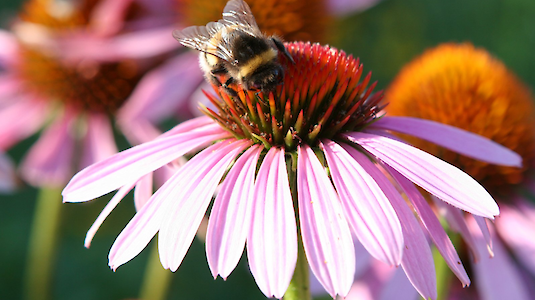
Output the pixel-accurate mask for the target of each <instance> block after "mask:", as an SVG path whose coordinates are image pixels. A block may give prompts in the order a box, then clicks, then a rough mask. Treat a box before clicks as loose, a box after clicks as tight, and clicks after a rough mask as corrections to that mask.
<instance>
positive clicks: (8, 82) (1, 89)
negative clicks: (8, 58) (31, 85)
mask: <svg viewBox="0 0 535 300" xmlns="http://www.w3.org/2000/svg"><path fill="white" fill-rule="evenodd" d="M22 88H23V87H22V81H21V80H20V79H19V78H17V77H16V76H13V74H9V73H8V74H0V109H3V108H4V107H7V106H9V105H10V104H13V103H16V102H17V98H18V96H19V93H20V91H21V89H22Z"/></svg>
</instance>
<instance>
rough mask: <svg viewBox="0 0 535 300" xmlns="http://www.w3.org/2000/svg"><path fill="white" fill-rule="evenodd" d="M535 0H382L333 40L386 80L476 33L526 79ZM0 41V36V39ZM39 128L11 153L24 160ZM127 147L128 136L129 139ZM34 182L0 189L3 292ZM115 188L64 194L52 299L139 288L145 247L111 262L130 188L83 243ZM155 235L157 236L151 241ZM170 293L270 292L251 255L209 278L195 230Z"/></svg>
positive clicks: (9, 285) (20, 262)
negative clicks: (86, 195) (91, 194)
mask: <svg viewBox="0 0 535 300" xmlns="http://www.w3.org/2000/svg"><path fill="white" fill-rule="evenodd" d="M20 4H21V1H20V0H3V1H2V2H1V3H0V26H2V28H7V27H8V25H9V22H10V19H11V18H12V17H13V15H14V14H15V13H16V11H17V9H18V7H19V6H20ZM534 16H535V1H533V0H507V1H505V0H448V1H443V0H442V1H441V0H386V1H383V2H381V3H379V4H378V5H377V6H375V7H373V8H371V9H369V10H367V11H365V12H362V13H359V14H355V15H352V16H349V17H346V18H344V19H342V20H339V21H337V23H336V24H335V28H336V31H337V33H336V34H335V35H334V41H333V42H332V45H334V46H336V47H338V48H341V49H344V50H345V51H346V52H348V53H352V54H353V55H354V56H359V57H360V58H361V61H362V62H363V63H364V67H365V70H373V77H372V78H374V79H375V80H378V81H379V87H380V88H386V87H387V86H388V84H389V82H390V81H391V80H392V78H393V77H394V76H395V75H396V73H397V72H398V71H399V69H400V68H401V67H402V66H403V65H404V64H405V63H407V62H408V61H410V60H411V59H412V58H414V57H415V56H417V55H419V54H420V53H422V52H423V51H424V50H425V49H426V48H429V47H433V46H435V45H437V44H439V43H442V42H471V43H473V44H475V45H476V46H479V47H483V48H486V49H487V50H488V51H489V52H491V53H492V54H493V55H495V56H496V57H497V58H499V59H501V60H502V61H503V62H504V63H505V64H506V65H507V66H508V67H509V68H510V69H511V70H512V71H514V72H515V73H516V74H517V75H518V76H519V77H520V78H521V79H522V80H523V81H524V82H525V83H526V84H527V85H528V86H531V87H533V86H534V84H535V55H534V49H535V17H534ZM0 46H1V45H0ZM34 141H35V137H34V138H31V139H29V140H27V141H24V142H23V143H21V144H19V145H17V146H16V147H15V148H13V149H11V150H10V151H9V154H10V155H11V156H12V157H14V158H15V160H17V161H20V159H21V157H22V156H23V154H24V153H25V152H26V151H27V149H28V147H29V146H30V145H31V144H32V143H33V142H34ZM123 146H124V147H126V144H124V145H123ZM36 194H37V191H36V190H34V189H32V188H30V187H25V188H24V189H22V190H21V191H20V192H18V193H16V194H13V195H0V207H1V208H0V243H1V246H0V298H2V299H20V298H21V297H22V277H23V273H24V268H25V257H26V252H27V244H28V235H29V231H30V225H31V221H32V216H33V213H34V205H35V197H36ZM108 199H109V196H104V197H102V199H98V200H96V201H92V202H90V203H84V204H65V205H64V208H63V218H62V221H61V236H60V241H61V243H60V245H59V252H58V257H57V263H56V270H55V275H54V283H53V287H52V292H53V299H57V300H67V299H77V300H85V299H88V300H89V299H99V300H105V299H127V298H135V297H136V296H137V295H138V292H139V286H140V284H141V280H142V276H143V272H144V268H145V264H146V261H147V258H148V252H149V251H148V250H149V249H150V248H151V247H150V246H149V249H146V250H145V251H143V252H142V253H141V254H140V255H139V256H138V257H137V258H135V259H134V260H132V261H131V262H129V263H127V264H126V265H124V266H122V267H120V268H119V269H118V270H117V272H112V271H111V270H110V269H109V268H108V264H107V254H108V251H109V248H110V247H111V245H112V243H113V241H114V239H115V237H116V236H117V235H118V234H119V232H120V230H122V228H123V227H124V226H125V225H126V223H127V222H128V220H129V219H130V218H131V217H132V215H133V214H134V208H133V202H132V199H131V195H130V196H129V197H127V199H125V200H123V201H122V202H121V204H119V206H118V208H117V209H116V210H115V211H114V212H113V213H112V215H111V217H110V218H108V220H107V221H106V222H105V223H104V225H103V226H102V228H101V229H100V231H99V232H98V233H97V235H96V237H95V239H94V240H93V244H92V246H91V248H90V249H85V248H84V247H83V240H84V236H85V233H86V231H87V229H88V228H89V227H90V226H91V224H92V222H93V221H94V219H95V218H96V216H97V215H98V213H99V212H100V210H101V209H102V208H103V207H104V205H105V204H106V203H107V200H108ZM153 242H154V241H153ZM169 299H264V297H263V295H262V294H261V293H260V291H259V290H258V288H257V287H256V284H255V283H254V280H253V279H252V276H251V275H250V273H249V270H248V268H247V264H246V259H245V256H244V257H243V258H242V261H241V262H240V265H239V266H238V267H237V269H236V270H235V271H234V273H232V274H231V276H230V277H229V278H228V280H227V281H226V282H225V281H223V280H222V279H221V278H218V279H217V280H215V281H214V280H213V278H212V277H211V275H210V271H209V269H208V265H207V263H206V257H205V253H204V245H203V243H202V242H200V241H198V240H195V241H194V242H193V245H192V247H191V248H190V250H189V252H188V254H187V256H186V258H185V259H184V262H183V264H182V265H181V267H180V268H179V270H178V271H177V272H176V273H175V274H174V275H173V283H172V288H171V291H170V295H169Z"/></svg>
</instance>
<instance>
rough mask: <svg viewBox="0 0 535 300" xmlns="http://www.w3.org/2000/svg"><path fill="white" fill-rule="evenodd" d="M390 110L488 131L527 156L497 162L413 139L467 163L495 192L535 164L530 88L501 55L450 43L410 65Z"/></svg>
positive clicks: (392, 94)
mask: <svg viewBox="0 0 535 300" xmlns="http://www.w3.org/2000/svg"><path fill="white" fill-rule="evenodd" d="M385 100H386V101H387V102H388V103H389V105H388V107H387V110H388V114H389V115H400V116H413V117H417V118H423V119H429V120H433V121H437V122H441V123H444V124H449V125H452V126H455V127H459V128H462V129H465V130H467V131H471V132H474V133H477V134H479V135H482V136H485V137H487V138H489V139H491V140H493V141H495V142H497V143H499V144H502V145H504V146H506V147H508V148H509V149H511V150H513V151H515V152H517V153H518V154H520V155H521V156H522V158H523V164H524V168H522V169H519V168H512V167H502V166H496V165H492V164H488V163H484V162H481V161H477V160H474V159H471V158H468V157H465V156H461V155H458V154H456V153H454V152H452V151H447V150H444V149H442V148H440V147H437V146H436V145H433V144H430V143H426V142H423V141H421V140H416V139H412V140H411V141H410V142H411V143H412V144H413V145H415V146H417V147H420V148H423V149H424V150H426V151H428V152H430V153H432V154H434V155H436V156H438V157H441V158H442V159H444V160H446V161H448V162H450V163H452V164H454V165H456V166H458V167H460V168H462V169H463V170H464V171H465V172H467V173H468V174H470V175H472V176H473V177H474V178H475V179H477V180H478V181H479V182H481V183H482V184H483V185H484V186H485V187H486V188H487V189H490V190H492V191H493V192H500V191H503V190H504V189H505V188H506V187H508V186H509V185H511V184H516V183H519V182H521V181H522V178H523V175H524V173H525V171H526V170H527V169H528V168H529V167H533V164H534V163H535V108H534V106H533V98H532V96H531V94H530V92H529V90H528V89H527V88H526V87H525V86H524V85H523V84H522V83H521V82H520V81H519V80H518V79H517V78H516V76H514V75H513V74H512V73H511V72H510V71H508V70H507V68H506V67H505V66H504V65H503V64H502V63H501V62H499V61H498V60H496V59H494V58H493V57H491V56H490V55H489V54H488V53H487V52H486V51H484V50H481V49H476V48H474V47H473V46H472V45H469V44H462V45H455V44H445V45H441V46H439V47H437V48H435V49H432V50H429V51H428V52H426V53H424V54H423V55H422V56H421V57H420V58H418V59H416V60H414V61H413V62H411V63H410V64H409V65H407V66H406V67H405V68H404V69H403V70H402V71H401V72H400V74H399V75H398V77H397V78H396V80H395V81H394V82H393V84H392V86H391V87H390V88H389V89H388V90H387V92H386V96H385Z"/></svg>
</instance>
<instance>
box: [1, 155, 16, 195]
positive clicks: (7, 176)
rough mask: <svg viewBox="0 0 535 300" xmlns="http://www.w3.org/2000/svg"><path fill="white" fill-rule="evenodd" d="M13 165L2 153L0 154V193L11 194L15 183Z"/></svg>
mask: <svg viewBox="0 0 535 300" xmlns="http://www.w3.org/2000/svg"><path fill="white" fill-rule="evenodd" d="M15 178H16V176H15V165H14V164H13V162H12V161H11V160H10V159H9V157H7V156H6V155H5V154H4V153H3V152H0V193H10V192H12V191H13V190H14V189H15V187H16V185H17V183H16V180H15Z"/></svg>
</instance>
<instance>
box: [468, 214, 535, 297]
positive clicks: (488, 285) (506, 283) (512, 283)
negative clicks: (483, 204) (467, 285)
mask: <svg viewBox="0 0 535 300" xmlns="http://www.w3.org/2000/svg"><path fill="white" fill-rule="evenodd" d="M467 224H468V226H469V228H470V231H471V232H472V233H473V236H474V239H475V240H476V243H475V245H476V246H477V247H478V251H479V252H480V253H485V252H487V249H486V246H485V245H486V243H485V239H484V237H483V235H482V234H481V230H480V229H479V226H478V225H477V224H476V222H475V221H474V220H473V219H470V218H469V219H468V220H467ZM492 235H493V236H494V237H495V235H494V233H492ZM494 253H495V255H494V257H492V258H491V257H489V255H482V256H481V260H480V261H479V262H477V263H475V264H474V265H473V268H474V269H475V270H474V271H475V273H476V274H477V275H476V279H475V280H476V283H477V287H478V291H479V294H480V295H481V298H482V299H483V300H502V299H515V300H529V299H532V298H531V297H530V295H529V293H528V291H527V290H526V288H525V286H524V285H523V282H522V280H523V279H522V277H521V274H520V272H519V270H518V269H517V268H518V267H517V266H516V265H515V263H514V262H513V261H512V259H511V258H510V257H509V254H508V253H507V251H506V250H505V249H504V247H503V245H502V244H501V242H500V240H499V239H496V238H494Z"/></svg>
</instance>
